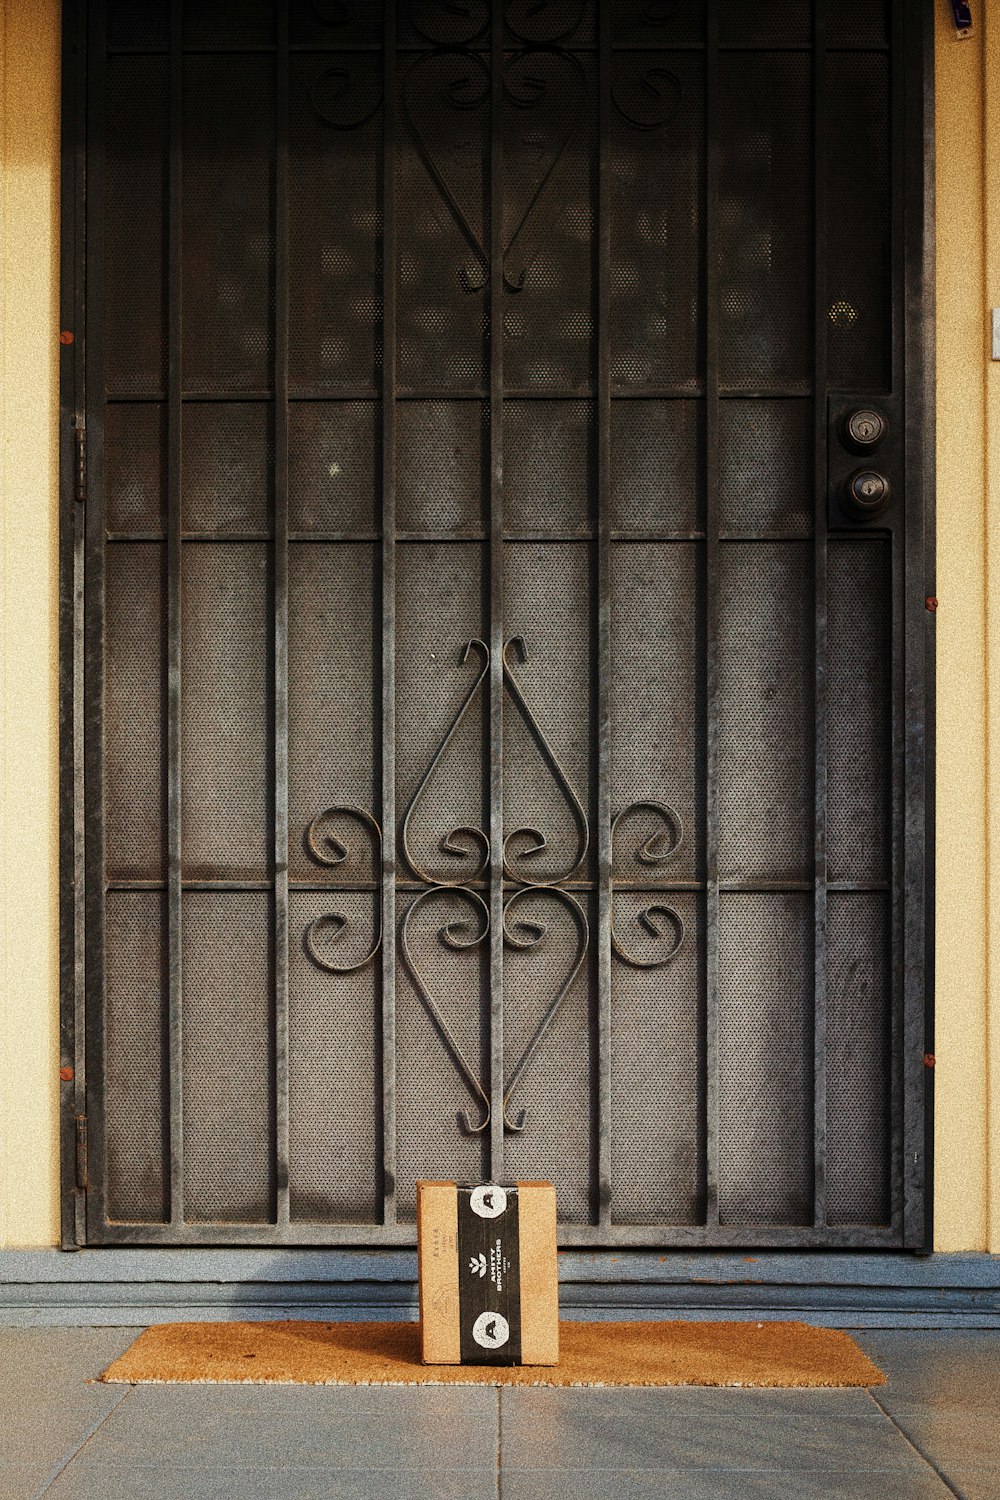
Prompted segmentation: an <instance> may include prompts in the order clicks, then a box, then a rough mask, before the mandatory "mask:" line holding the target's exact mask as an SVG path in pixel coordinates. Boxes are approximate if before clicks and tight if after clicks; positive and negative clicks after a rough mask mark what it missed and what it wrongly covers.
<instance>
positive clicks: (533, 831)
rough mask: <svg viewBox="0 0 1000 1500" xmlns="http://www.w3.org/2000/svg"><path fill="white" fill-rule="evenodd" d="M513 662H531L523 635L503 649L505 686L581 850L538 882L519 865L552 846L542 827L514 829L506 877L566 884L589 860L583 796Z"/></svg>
mask: <svg viewBox="0 0 1000 1500" xmlns="http://www.w3.org/2000/svg"><path fill="white" fill-rule="evenodd" d="M513 659H516V660H517V661H518V662H519V663H520V664H521V665H522V666H523V665H524V663H525V662H526V661H527V660H528V649H527V647H526V646H525V644H524V640H523V638H522V637H521V636H519V635H515V636H511V638H510V640H509V641H507V643H506V645H505V646H504V648H503V678H504V686H505V687H506V689H507V692H508V694H509V695H510V698H511V701H512V702H513V703H514V705H515V707H516V708H517V711H518V713H519V714H520V716H521V718H522V720H523V721H524V724H525V727H526V728H527V730H528V732H529V734H530V735H531V737H532V739H533V740H534V742H535V744H536V745H537V747H538V749H539V751H540V753H541V756H542V759H543V760H544V761H545V764H546V765H547V766H548V767H549V770H550V771H551V772H552V775H553V777H554V778H555V782H556V785H557V786H558V788H559V790H560V792H561V793H562V796H563V797H564V799H565V801H566V805H567V807H568V808H569V810H570V813H571V815H572V818H573V822H574V824H575V825H576V830H577V849H576V858H575V859H574V861H573V863H572V864H571V865H570V866H569V868H568V869H566V870H563V871H562V872H561V873H560V874H557V875H548V876H543V877H541V878H540V879H538V880H535V879H533V878H532V876H531V873H530V871H529V872H528V873H527V874H526V873H525V871H524V869H523V868H518V864H517V863H516V862H517V861H523V860H526V859H532V858H533V857H534V856H535V855H537V854H541V853H542V851H543V850H544V849H546V848H547V847H548V840H547V838H546V837H545V834H544V833H543V832H542V831H541V829H539V828H514V829H512V830H511V832H510V833H508V834H507V836H506V837H505V839H504V842H503V867H504V874H505V875H507V877H508V878H509V879H510V880H514V881H518V882H519V883H520V884H522V885H528V886H542V885H559V884H561V883H562V882H564V881H567V880H571V879H572V878H573V876H574V875H575V874H576V873H577V871H578V870H579V869H580V867H581V865H582V864H583V862H584V860H585V859H586V857H587V848H588V845H589V843H590V832H589V829H588V827H587V817H586V814H585V813H584V810H583V805H582V803H581V802H580V799H579V797H578V796H577V795H576V792H575V791H574V790H573V787H572V784H571V782H570V779H569V777H568V776H567V775H566V772H565V771H564V770H563V768H562V766H561V765H560V764H559V760H558V757H557V756H556V753H555V751H554V750H553V749H552V747H551V745H550V744H549V742H548V740H547V739H546V738H545V735H544V734H543V733H542V730H541V728H540V726H539V723H538V720H537V719H536V718H535V716H534V714H533V713H532V711H531V709H530V708H529V707H528V704H527V701H526V700H525V697H524V694H523V693H522V692H521V688H520V686H519V684H518V681H517V678H516V677H515V676H514V670H513ZM515 840H517V841H518V842H519V844H520V847H519V848H518V849H517V850H516V851H515V848H514V841H515Z"/></svg>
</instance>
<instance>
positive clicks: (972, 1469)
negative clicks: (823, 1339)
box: [859, 1330, 1000, 1500]
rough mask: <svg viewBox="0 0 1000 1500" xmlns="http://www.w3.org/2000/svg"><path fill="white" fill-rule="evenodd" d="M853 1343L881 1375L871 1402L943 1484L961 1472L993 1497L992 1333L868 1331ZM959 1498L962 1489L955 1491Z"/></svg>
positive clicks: (996, 1474)
mask: <svg viewBox="0 0 1000 1500" xmlns="http://www.w3.org/2000/svg"><path fill="white" fill-rule="evenodd" d="M859 1342H860V1343H862V1344H863V1346H864V1348H865V1350H866V1351H867V1352H868V1353H869V1354H870V1355H871V1357H872V1358H873V1359H875V1360H876V1361H877V1362H878V1363H879V1364H881V1366H882V1368H883V1369H884V1370H885V1372H886V1374H887V1375H888V1376H889V1382H888V1384H887V1385H884V1386H880V1387H879V1389H878V1390H877V1391H874V1392H873V1396H874V1398H875V1399H876V1400H877V1401H878V1402H879V1404H880V1405H881V1406H883V1407H884V1408H885V1410H886V1411H887V1412H888V1413H889V1415H890V1416H891V1418H892V1420H893V1421H894V1422H895V1423H897V1425H898V1426H899V1427H900V1428H901V1430H902V1431H903V1432H904V1433H906V1435H907V1437H908V1438H909V1439H910V1441H911V1442H912V1443H914V1444H915V1445H916V1447H918V1448H919V1449H920V1451H921V1452H922V1453H924V1454H926V1455H927V1457H928V1458H929V1459H930V1460H931V1462H932V1463H933V1464H934V1465H935V1467H936V1468H938V1469H939V1470H940V1471H941V1472H942V1473H943V1474H944V1475H945V1476H946V1477H947V1478H948V1479H949V1481H951V1482H953V1483H954V1482H955V1477H954V1476H955V1475H956V1474H957V1473H958V1471H959V1470H960V1469H961V1470H962V1471H963V1473H966V1474H967V1475H969V1476H970V1478H971V1476H972V1475H975V1476H976V1477H977V1478H976V1488H977V1489H978V1491H979V1493H980V1494H981V1495H984V1496H985V1495H989V1496H991V1497H992V1500H996V1497H997V1496H1000V1334H997V1333H993V1332H988V1331H985V1330H979V1331H970V1332H955V1331H943V1332H918V1331H916V1330H914V1331H913V1332H896V1331H892V1332H877V1333H876V1332H872V1333H868V1334H865V1335H862V1336H861V1337H860V1338H859ZM958 1487H959V1488H961V1489H962V1490H963V1493H964V1492H965V1486H958Z"/></svg>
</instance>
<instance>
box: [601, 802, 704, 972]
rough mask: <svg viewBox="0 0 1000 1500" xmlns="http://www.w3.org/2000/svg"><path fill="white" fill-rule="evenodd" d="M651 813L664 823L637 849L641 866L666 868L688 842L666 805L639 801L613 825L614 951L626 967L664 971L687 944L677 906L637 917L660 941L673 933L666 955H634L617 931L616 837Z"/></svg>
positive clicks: (660, 907) (658, 908) (659, 907)
mask: <svg viewBox="0 0 1000 1500" xmlns="http://www.w3.org/2000/svg"><path fill="white" fill-rule="evenodd" d="M642 812H646V813H651V814H652V815H653V817H654V818H655V819H656V820H657V821H658V822H659V823H660V825H661V826H660V828H659V830H658V831H656V832H653V833H651V834H648V835H647V837H646V838H645V839H644V840H643V842H642V844H641V845H640V846H639V848H638V849H636V850H635V852H634V854H633V856H632V857H633V858H634V859H635V860H636V861H637V862H638V863H639V864H641V865H646V866H656V865H665V864H666V863H667V862H668V860H670V859H672V858H673V856H674V855H675V854H676V853H677V852H678V850H679V849H680V847H681V844H682V842H683V840H684V825H683V823H682V822H681V819H680V817H679V815H678V814H677V813H676V812H675V811H674V809H673V808H672V807H669V806H668V805H667V803H665V802H651V801H639V802H630V803H629V805H628V807H623V808H622V810H621V812H620V813H618V814H617V816H616V817H615V818H614V819H613V820H612V823H611V880H610V885H611V900H610V902H609V907H610V913H611V915H610V923H611V950H612V952H613V953H614V955H615V957H616V958H619V959H620V960H621V962H622V963H623V964H628V966H629V968H632V969H662V968H663V966H664V964H668V963H669V962H670V960H671V959H672V958H674V957H675V956H676V955H677V954H678V953H679V952H680V949H681V947H682V946H683V943H684V935H685V934H684V920H683V918H682V917H681V915H680V914H679V912H677V911H676V910H675V909H674V907H672V906H667V905H666V904H665V903H663V902H658V903H657V904H655V905H652V906H647V907H644V908H643V909H642V911H640V912H639V913H638V914H637V921H638V923H639V926H640V927H642V928H643V929H644V930H645V932H646V933H647V934H648V935H649V936H650V937H651V938H654V939H656V940H657V941H658V942H662V941H665V940H668V938H669V935H670V934H671V933H672V934H673V942H672V943H670V945H669V946H668V948H667V951H666V952H665V953H654V954H650V955H648V956H643V955H641V954H638V953H633V952H630V951H629V949H627V948H626V947H625V945H624V944H623V943H622V941H621V938H620V937H619V935H618V932H617V930H616V928H615V857H614V854H615V834H616V833H617V832H618V829H619V827H620V825H621V824H623V823H625V822H627V821H628V819H629V818H632V817H634V816H635V815H636V814H638V813H642Z"/></svg>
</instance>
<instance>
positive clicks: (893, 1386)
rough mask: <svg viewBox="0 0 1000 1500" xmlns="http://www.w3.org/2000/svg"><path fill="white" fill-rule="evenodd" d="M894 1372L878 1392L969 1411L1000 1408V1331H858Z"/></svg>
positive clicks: (889, 1399) (887, 1400) (891, 1398)
mask: <svg viewBox="0 0 1000 1500" xmlns="http://www.w3.org/2000/svg"><path fill="white" fill-rule="evenodd" d="M854 1337H855V1338H856V1339H857V1341H858V1343H859V1344H860V1345H861V1347H862V1348H863V1349H864V1351H865V1353H866V1354H868V1355H869V1356H870V1357H871V1358H872V1359H873V1360H874V1361H875V1363H876V1364H878V1365H879V1366H881V1368H882V1369H883V1370H884V1371H885V1373H886V1374H887V1375H888V1377H889V1383H888V1385H885V1386H880V1387H879V1389H878V1390H877V1391H876V1395H877V1396H878V1398H879V1400H880V1401H882V1402H883V1404H885V1405H887V1406H891V1405H892V1404H893V1403H894V1402H895V1401H896V1400H897V1399H901V1400H904V1401H907V1402H912V1401H921V1402H926V1403H928V1404H931V1405H934V1406H958V1407H961V1408H962V1409H963V1410H964V1411H988V1412H992V1413H1000V1331H988V1330H984V1329H979V1330H970V1331H968V1332H963V1331H956V1330H940V1331H937V1330H935V1331H924V1330H916V1329H914V1330H913V1331H896V1330H891V1331H890V1330H887V1329H886V1330H883V1329H871V1330H868V1331H866V1332H859V1333H856V1334H855V1335H854Z"/></svg>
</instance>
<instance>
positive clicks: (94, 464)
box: [72, 6, 108, 1243]
mask: <svg viewBox="0 0 1000 1500" xmlns="http://www.w3.org/2000/svg"><path fill="white" fill-rule="evenodd" d="M88 13H89V27H88V47H87V62H88V90H89V98H88V101H87V115H86V118H87V141H88V148H89V149H88V160H87V166H86V193H87V227H86V244H87V306H88V307H95V308H96V307H101V306H103V298H104V290H105V289H104V280H105V275H104V264H105V257H104V220H105V207H106V205H105V185H106V176H105V136H106V125H105V115H106V101H107V44H106V34H105V16H104V8H103V6H93V7H89V8H88ZM84 359H85V369H86V377H85V386H86V401H87V404H86V407H85V408H84V410H85V413H86V425H87V427H88V428H89V445H88V447H89V451H88V454H87V467H88V474H87V492H88V501H87V503H86V514H85V516H84V517H83V518H82V523H78V534H79V530H81V529H82V534H83V559H82V561H83V572H82V577H81V576H79V575H78V577H77V580H76V583H77V587H78V589H80V590H81V593H80V595H79V596H78V598H77V601H76V607H77V609H78V610H79V611H80V615H79V616H78V618H79V619H80V621H81V624H82V628H83V632H84V642H83V652H82V655H81V656H80V657H79V658H78V660H77V662H76V664H75V666H76V670H77V671H78V672H79V674H80V676H79V678H78V679H77V682H78V686H82V690H83V691H82V698H81V700H78V709H77V714H76V722H75V730H76V733H77V735H78V737H79V747H80V748H81V749H82V756H83V775H84V785H85V799H86V800H85V807H84V809H83V827H82V835H83V836H82V842H78V845H77V859H78V861H79V860H80V859H81V858H82V865H83V872H84V889H85V923H86V930H85V932H84V933H83V934H80V936H82V939H83V953H82V960H83V961H82V965H81V966H80V967H79V968H78V974H79V976H80V978H81V979H82V980H83V982H84V984H85V986H86V1024H85V1035H84V1036H82V1037H81V1038H80V1039H79V1042H78V1056H77V1062H78V1063H79V1064H80V1065H81V1069H82V1073H83V1077H84V1088H83V1089H82V1090H79V1089H78V1090H77V1097H76V1106H77V1108H76V1117H75V1118H74V1121H73V1126H72V1139H73V1145H74V1155H75V1154H76V1137H77V1131H78V1129H79V1126H78V1123H77V1122H78V1121H79V1119H80V1117H81V1116H86V1119H87V1121H88V1123H89V1137H90V1145H91V1147H92V1148H93V1149H92V1153H91V1161H92V1162H93V1164H94V1174H93V1180H92V1181H91V1182H90V1183H89V1185H88V1184H87V1183H84V1185H83V1190H82V1191H81V1192H80V1193H79V1195H78V1200H77V1201H78V1207H79V1208H81V1209H82V1212H80V1213H79V1214H78V1216H77V1224H78V1227H79V1225H80V1221H81V1219H84V1218H85V1222H86V1239H87V1240H88V1242H91V1243H94V1242H99V1241H100V1240H101V1238H102V1237H103V1234H104V1226H105V1225H106V1223H107V1220H108V1191H107V1189H108V1184H107V1172H106V1156H105V1149H104V1142H105V1124H104V1122H105V1114H106V1109H107V1091H108V1081H107V1078H106V1076H105V964H104V947H105V891H106V884H105V858H104V708H105V683H104V641H105V564H106V558H105V543H104V458H103V444H102V442H101V441H100V435H101V434H102V433H103V430H104V414H105V399H104V392H105V384H106V376H105V371H104V327H103V323H102V321H101V319H100V318H93V319H92V320H91V324H90V327H89V328H88V329H87V337H86V349H85V355H84ZM74 503H75V502H74ZM79 868H80V865H79V863H78V864H77V869H78V870H79ZM78 1182H79V1179H78Z"/></svg>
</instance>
